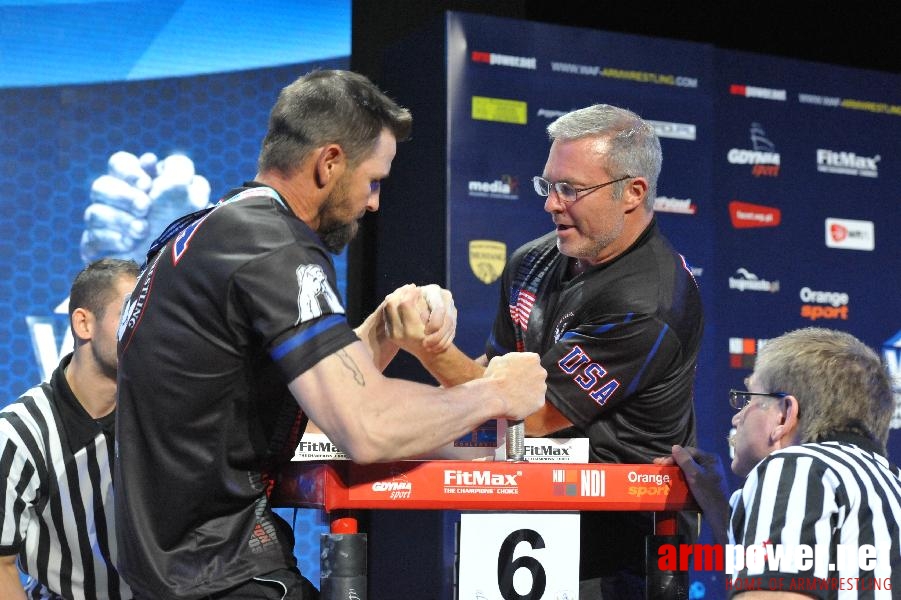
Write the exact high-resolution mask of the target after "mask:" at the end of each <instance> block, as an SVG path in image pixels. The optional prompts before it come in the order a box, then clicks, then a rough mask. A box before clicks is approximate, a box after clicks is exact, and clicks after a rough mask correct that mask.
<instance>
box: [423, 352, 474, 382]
mask: <svg viewBox="0 0 901 600" xmlns="http://www.w3.org/2000/svg"><path fill="white" fill-rule="evenodd" d="M416 358H417V359H418V360H419V362H420V363H422V366H423V367H425V369H426V371H428V372H429V374H430V375H431V376H432V377H434V378H435V380H436V381H437V382H438V383H439V384H441V385H442V386H443V387H453V386H455V385H460V384H461V383H466V382H467V381H472V380H473V379H478V378H479V377H481V376H482V375H483V374H484V373H485V365H486V362H485V361H484V358H485V357H484V356H483V357H481V358H480V359H476V360H473V359H471V358H469V357H468V356H466V355H465V354H464V353H463V351H461V350H460V349H459V348H457V347H456V346H453V345H452V346H451V347H450V348H448V349H447V350H445V351H444V352H441V353H438V354H433V353H430V352H428V351H425V350H424V351H422V352H419V353H417V354H416Z"/></svg>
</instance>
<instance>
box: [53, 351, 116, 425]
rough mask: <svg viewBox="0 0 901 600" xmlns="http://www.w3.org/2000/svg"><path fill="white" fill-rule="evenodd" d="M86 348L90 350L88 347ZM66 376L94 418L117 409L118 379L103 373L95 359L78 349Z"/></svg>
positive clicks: (82, 404) (79, 401) (74, 392)
mask: <svg viewBox="0 0 901 600" xmlns="http://www.w3.org/2000/svg"><path fill="white" fill-rule="evenodd" d="M84 350H85V351H86V352H87V351H88V349H87V348H85V349H84ZM65 376H66V381H67V382H68V383H69V388H70V389H71V390H72V394H74V395H75V398H76V400H78V403H79V404H81V406H82V407H84V409H85V411H86V412H87V413H88V414H89V415H91V417H92V418H94V419H99V418H101V417H105V416H106V415H108V414H110V413H111V412H113V410H115V408H116V380H115V379H111V378H110V377H108V376H107V375H105V374H103V372H102V371H101V370H100V367H99V365H97V364H96V363H95V362H94V361H93V360H90V359H87V358H85V357H84V356H83V355H81V354H79V352H78V351H77V350H76V352H75V354H73V356H72V361H71V362H70V363H69V366H68V367H67V368H66V372H65Z"/></svg>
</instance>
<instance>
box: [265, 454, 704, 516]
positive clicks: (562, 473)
mask: <svg viewBox="0 0 901 600" xmlns="http://www.w3.org/2000/svg"><path fill="white" fill-rule="evenodd" d="M321 465H322V463H310V462H292V463H291V465H290V466H288V467H287V468H286V469H285V470H284V471H283V472H282V479H281V481H280V482H279V486H280V487H281V488H282V491H281V492H280V494H285V493H290V494H292V495H295V496H296V500H297V501H299V502H306V503H318V504H320V505H321V506H322V507H323V508H325V509H326V510H334V509H340V508H390V509H448V510H456V509H459V510H642V511H663V510H693V509H697V505H696V504H695V502H694V500H693V499H692V497H691V494H690V492H689V490H688V485H687V484H686V482H685V478H684V476H683V475H682V471H681V470H680V469H679V468H678V467H668V466H658V465H651V464H640V465H623V464H608V463H605V464H598V463H592V464H581V463H573V464H570V463H530V462H521V463H520V462H507V461H496V462H477V461H453V460H451V461H440V460H436V461H431V460H427V461H399V462H393V463H377V464H371V465H358V464H356V463H353V462H350V461H343V462H342V461H336V462H334V463H330V464H329V467H330V468H328V469H324V470H323V469H321V468H317V467H321ZM308 496H309V497H308Z"/></svg>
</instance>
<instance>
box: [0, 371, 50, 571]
mask: <svg viewBox="0 0 901 600" xmlns="http://www.w3.org/2000/svg"><path fill="white" fill-rule="evenodd" d="M31 393H34V394H39V395H40V397H43V391H42V390H41V389H40V388H35V389H34V390H32V391H31ZM34 415H37V419H35V418H34ZM51 418H52V416H51ZM48 429H49V428H48V426H47V421H46V415H45V414H44V413H42V412H41V411H40V410H38V409H37V407H36V402H35V400H34V398H33V397H31V396H26V397H23V398H21V399H20V400H19V401H17V402H15V403H13V404H10V405H9V406H7V407H6V408H5V409H4V410H3V412H0V448H2V450H0V469H2V473H4V474H5V476H4V477H3V478H0V486H2V487H3V494H2V498H3V504H2V507H0V522H2V530H0V554H3V555H6V556H8V555H10V554H17V553H18V552H19V550H20V549H21V547H22V543H23V541H24V539H25V536H26V534H27V532H28V530H29V529H30V528H31V527H32V526H33V525H35V523H34V522H33V519H34V514H35V510H36V508H37V509H39V508H40V504H41V502H40V498H39V496H38V494H39V490H41V489H46V487H47V481H48V467H47V464H46V462H45V460H44V443H43V441H44V437H45V435H44V434H45V433H46V432H47V431H48Z"/></svg>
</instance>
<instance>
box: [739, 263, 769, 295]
mask: <svg viewBox="0 0 901 600" xmlns="http://www.w3.org/2000/svg"><path fill="white" fill-rule="evenodd" d="M729 289H730V290H738V291H740V292H744V291H751V292H770V293H771V294H775V293H776V292H778V291H779V282H778V281H769V280H767V279H761V278H759V277H758V276H757V275H755V274H754V273H751V272H750V271H748V270H747V269H745V268H744V267H739V268H738V269H736V270H735V275H733V276H732V277H730V278H729Z"/></svg>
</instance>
